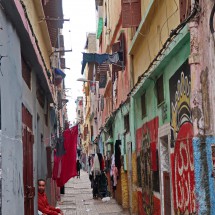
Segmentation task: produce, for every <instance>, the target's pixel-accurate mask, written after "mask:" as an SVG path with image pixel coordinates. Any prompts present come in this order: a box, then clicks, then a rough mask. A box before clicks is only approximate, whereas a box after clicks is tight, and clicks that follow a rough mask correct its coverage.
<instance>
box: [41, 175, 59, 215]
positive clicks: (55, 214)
mask: <svg viewBox="0 0 215 215" xmlns="http://www.w3.org/2000/svg"><path fill="white" fill-rule="evenodd" d="M45 187H46V181H45V180H44V179H39V180H38V210H39V212H41V213H42V214H43V215H63V212H62V211H61V210H60V209H59V208H55V207H52V206H50V205H49V203H48V199H47V196H46V194H45Z"/></svg>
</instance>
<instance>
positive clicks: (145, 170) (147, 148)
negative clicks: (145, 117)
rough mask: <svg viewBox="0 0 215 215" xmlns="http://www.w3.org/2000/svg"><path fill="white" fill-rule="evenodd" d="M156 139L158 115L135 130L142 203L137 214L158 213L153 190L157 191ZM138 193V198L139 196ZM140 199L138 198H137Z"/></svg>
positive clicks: (157, 203) (158, 202)
mask: <svg viewBox="0 0 215 215" xmlns="http://www.w3.org/2000/svg"><path fill="white" fill-rule="evenodd" d="M157 140H158V117H156V118H155V119H153V120H151V121H149V122H147V123H145V124H144V125H143V126H142V127H141V128H139V129H137V131H136V142H137V152H138V154H139V156H138V157H139V159H138V160H137V162H140V163H139V164H137V166H139V168H138V169H137V172H138V175H140V182H139V185H140V186H142V205H139V214H144V215H152V214H153V215H155V214H160V199H158V198H156V197H155V196H154V193H153V191H157V190H156V188H157V186H156V187H155V184H156V183H155V182H157V184H158V189H159V176H158V177H157V175H156V173H157V172H159V170H158V165H157V162H158V160H157V159H158V158H157V154H156V147H157ZM139 195H140V194H138V199H139V198H140V196H139ZM139 201H140V199H139Z"/></svg>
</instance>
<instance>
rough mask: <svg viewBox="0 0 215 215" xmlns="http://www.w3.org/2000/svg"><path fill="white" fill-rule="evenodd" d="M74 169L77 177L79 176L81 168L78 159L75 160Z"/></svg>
mask: <svg viewBox="0 0 215 215" xmlns="http://www.w3.org/2000/svg"><path fill="white" fill-rule="evenodd" d="M76 169H77V178H80V170H81V163H80V162H79V160H77V162H76Z"/></svg>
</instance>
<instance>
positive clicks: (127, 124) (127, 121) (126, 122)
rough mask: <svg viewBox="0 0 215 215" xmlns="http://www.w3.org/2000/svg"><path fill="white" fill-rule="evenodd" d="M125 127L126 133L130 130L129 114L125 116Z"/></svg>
mask: <svg viewBox="0 0 215 215" xmlns="http://www.w3.org/2000/svg"><path fill="white" fill-rule="evenodd" d="M124 128H125V130H126V133H128V132H129V131H130V124H129V114H127V115H125V116H124Z"/></svg>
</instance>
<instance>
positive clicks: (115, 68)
mask: <svg viewBox="0 0 215 215" xmlns="http://www.w3.org/2000/svg"><path fill="white" fill-rule="evenodd" d="M120 46H121V44H120V42H117V43H114V44H113V45H112V53H114V52H119V51H120ZM121 70H122V67H120V66H117V65H114V64H113V65H112V72H113V76H115V73H116V72H118V71H121Z"/></svg>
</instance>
